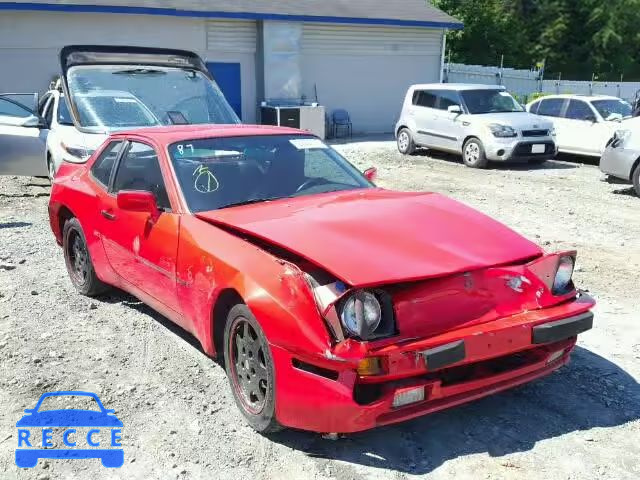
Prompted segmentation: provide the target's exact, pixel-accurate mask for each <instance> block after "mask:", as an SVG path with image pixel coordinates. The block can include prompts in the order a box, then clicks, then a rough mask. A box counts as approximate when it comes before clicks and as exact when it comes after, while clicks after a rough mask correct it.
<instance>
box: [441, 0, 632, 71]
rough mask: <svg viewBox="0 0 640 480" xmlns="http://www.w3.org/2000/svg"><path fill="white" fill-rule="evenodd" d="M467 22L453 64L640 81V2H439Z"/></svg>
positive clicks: (455, 38) (454, 46)
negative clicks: (541, 65)
mask: <svg viewBox="0 0 640 480" xmlns="http://www.w3.org/2000/svg"><path fill="white" fill-rule="evenodd" d="M434 3H435V4H436V6H438V7H439V8H441V9H442V10H444V11H446V12H448V13H450V14H451V15H453V16H455V17H457V18H458V19H460V20H462V21H463V22H464V24H465V29H464V30H462V31H460V32H452V33H451V34H450V35H449V36H448V39H449V46H450V48H451V50H452V58H453V59H454V61H457V62H462V63H472V64H473V63H476V64H478V63H479V64H487V65H495V64H497V62H498V61H499V57H500V55H504V56H505V65H508V66H511V67H515V68H530V67H532V66H534V65H535V64H536V63H538V62H540V61H542V60H543V59H546V71H547V72H549V73H550V74H552V75H554V74H555V73H558V72H562V75H563V77H564V78H575V79H581V80H585V79H591V75H592V73H596V74H598V76H599V78H600V79H609V80H615V79H618V78H619V75H620V73H624V74H625V78H627V79H633V78H635V79H640V30H639V29H638V28H637V26H638V24H639V21H640V0H580V1H576V0H435V2H434Z"/></svg>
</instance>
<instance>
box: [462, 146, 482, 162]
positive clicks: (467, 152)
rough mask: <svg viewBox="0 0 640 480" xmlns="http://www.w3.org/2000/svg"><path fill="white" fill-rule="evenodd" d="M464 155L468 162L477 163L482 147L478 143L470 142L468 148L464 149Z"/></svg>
mask: <svg viewBox="0 0 640 480" xmlns="http://www.w3.org/2000/svg"><path fill="white" fill-rule="evenodd" d="M464 156H465V159H466V160H467V162H469V163H476V162H477V161H478V159H479V158H480V147H478V144H477V143H473V142H471V143H469V144H468V145H467V148H465V149H464Z"/></svg>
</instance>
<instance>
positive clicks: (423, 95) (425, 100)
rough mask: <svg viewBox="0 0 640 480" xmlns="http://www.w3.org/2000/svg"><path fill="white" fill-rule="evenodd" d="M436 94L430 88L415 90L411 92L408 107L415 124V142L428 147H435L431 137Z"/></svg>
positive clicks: (435, 143) (435, 144)
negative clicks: (410, 104) (411, 100)
mask: <svg viewBox="0 0 640 480" xmlns="http://www.w3.org/2000/svg"><path fill="white" fill-rule="evenodd" d="M436 98H437V97H436V94H435V92H433V91H431V90H416V91H415V92H414V94H413V105H412V107H411V108H410V109H409V116H411V117H413V119H414V122H415V125H416V132H415V135H416V143H417V144H418V145H424V146H428V147H437V146H438V145H437V142H435V141H434V140H435V138H434V137H433V135H432V133H433V129H434V126H435V125H434V111H435V107H436Z"/></svg>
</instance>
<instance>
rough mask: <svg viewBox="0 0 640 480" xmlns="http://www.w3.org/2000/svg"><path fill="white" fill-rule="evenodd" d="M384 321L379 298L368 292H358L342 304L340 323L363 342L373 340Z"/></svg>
mask: <svg viewBox="0 0 640 480" xmlns="http://www.w3.org/2000/svg"><path fill="white" fill-rule="evenodd" d="M381 320H382V307H381V305H380V302H379V301H378V298H377V297H376V296H375V295H374V294H373V293H371V292H368V291H366V290H356V291H355V292H353V293H352V294H351V295H349V297H348V298H347V299H345V300H344V302H343V303H342V309H341V311H340V321H341V322H342V325H343V326H344V328H345V329H346V330H347V331H348V332H349V333H350V334H351V335H353V336H355V337H358V338H360V339H362V340H367V339H369V338H371V337H372V336H373V334H374V332H375V331H376V329H377V328H378V326H379V325H380V321H381Z"/></svg>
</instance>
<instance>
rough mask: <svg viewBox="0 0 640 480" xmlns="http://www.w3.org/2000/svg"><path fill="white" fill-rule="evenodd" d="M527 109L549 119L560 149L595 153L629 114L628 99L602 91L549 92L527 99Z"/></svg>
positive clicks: (582, 153) (573, 152)
mask: <svg viewBox="0 0 640 480" xmlns="http://www.w3.org/2000/svg"><path fill="white" fill-rule="evenodd" d="M527 110H528V111H529V112H531V113H535V114H536V115H540V116H543V117H547V118H549V119H550V120H552V121H553V124H554V125H555V128H556V143H557V145H558V150H559V151H560V152H563V153H571V154H576V155H587V156H595V157H599V156H600V155H602V152H603V151H604V148H605V145H606V144H607V141H608V140H609V139H610V138H611V136H612V135H613V133H614V132H615V131H616V130H618V129H619V128H621V127H620V123H621V122H623V121H625V120H627V119H629V118H631V116H632V115H631V114H632V107H631V104H630V103H629V102H627V101H626V100H622V99H621V98H618V97H611V96H605V95H595V96H587V95H549V96H545V97H542V98H540V99H537V100H535V101H533V102H531V103H529V104H528V105H527Z"/></svg>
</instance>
